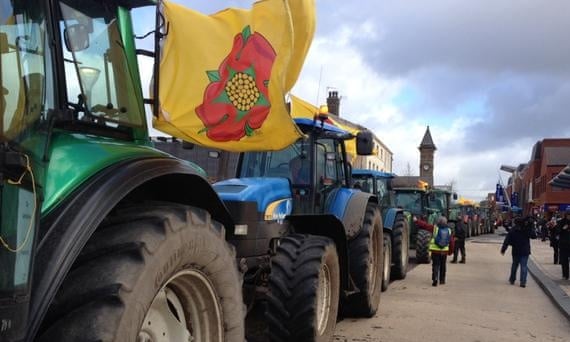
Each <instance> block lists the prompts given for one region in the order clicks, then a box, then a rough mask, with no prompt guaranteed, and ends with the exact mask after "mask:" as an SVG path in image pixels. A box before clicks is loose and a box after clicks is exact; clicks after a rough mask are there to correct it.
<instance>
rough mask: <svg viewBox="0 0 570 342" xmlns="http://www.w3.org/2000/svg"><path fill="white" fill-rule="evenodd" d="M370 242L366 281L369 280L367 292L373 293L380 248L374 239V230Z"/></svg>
mask: <svg viewBox="0 0 570 342" xmlns="http://www.w3.org/2000/svg"><path fill="white" fill-rule="evenodd" d="M370 241H371V244H372V245H371V248H372V249H371V251H370V255H369V258H368V279H369V280H370V281H369V282H368V284H369V291H368V293H372V292H374V289H375V288H376V281H377V279H376V278H377V277H378V261H379V260H380V255H379V253H380V248H379V247H380V246H378V243H379V241H378V239H377V238H376V229H374V230H373V231H372V235H371V236H370ZM381 243H384V241H382V242H381Z"/></svg>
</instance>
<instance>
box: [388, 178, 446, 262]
mask: <svg viewBox="0 0 570 342" xmlns="http://www.w3.org/2000/svg"><path fill="white" fill-rule="evenodd" d="M394 190H395V205H396V207H398V208H402V209H404V210H405V211H407V212H409V213H410V214H411V215H412V217H410V218H409V222H408V225H409V227H410V246H411V248H412V249H415V250H416V262H417V263H429V249H428V247H429V241H430V239H431V233H430V232H428V231H427V230H425V229H421V228H419V227H418V226H417V225H416V223H415V219H416V218H417V219H422V220H426V221H427V222H428V223H430V224H435V222H436V220H437V217H438V214H437V213H436V212H435V211H432V210H429V207H428V192H427V190H426V189H425V188H422V187H395V188H394Z"/></svg>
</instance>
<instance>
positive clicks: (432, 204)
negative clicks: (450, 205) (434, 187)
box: [428, 192, 447, 213]
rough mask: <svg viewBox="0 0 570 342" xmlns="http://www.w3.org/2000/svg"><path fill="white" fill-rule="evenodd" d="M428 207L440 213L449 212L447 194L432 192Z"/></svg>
mask: <svg viewBox="0 0 570 342" xmlns="http://www.w3.org/2000/svg"><path fill="white" fill-rule="evenodd" d="M428 207H429V208H431V209H435V210H437V211H439V212H440V213H445V212H446V211H447V196H446V194H445V192H432V193H430V195H429V197H428Z"/></svg>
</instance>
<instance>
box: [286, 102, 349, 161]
mask: <svg viewBox="0 0 570 342" xmlns="http://www.w3.org/2000/svg"><path fill="white" fill-rule="evenodd" d="M318 112H319V109H318V108H317V107H316V106H314V105H312V104H310V103H309V102H307V101H305V100H303V99H300V98H298V97H297V96H294V95H291V115H292V116H293V117H294V118H306V119H312V118H313V117H314V116H315V114H317V113H318ZM326 122H327V123H329V124H331V125H334V126H336V127H338V128H340V129H342V130H345V131H347V132H349V133H352V134H353V135H356V134H357V133H358V132H359V130H358V129H356V128H353V127H350V126H348V125H345V124H342V123H341V122H340V120H335V118H334V117H333V116H332V115H329V117H328V119H327V121H326ZM345 147H346V153H347V154H348V155H349V157H350V158H351V159H354V158H356V139H350V140H346V141H345Z"/></svg>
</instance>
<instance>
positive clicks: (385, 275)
mask: <svg viewBox="0 0 570 342" xmlns="http://www.w3.org/2000/svg"><path fill="white" fill-rule="evenodd" d="M391 271H392V239H391V238H390V233H389V232H384V266H383V267H382V292H384V291H386V290H388V286H389V285H390V273H391Z"/></svg>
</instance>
